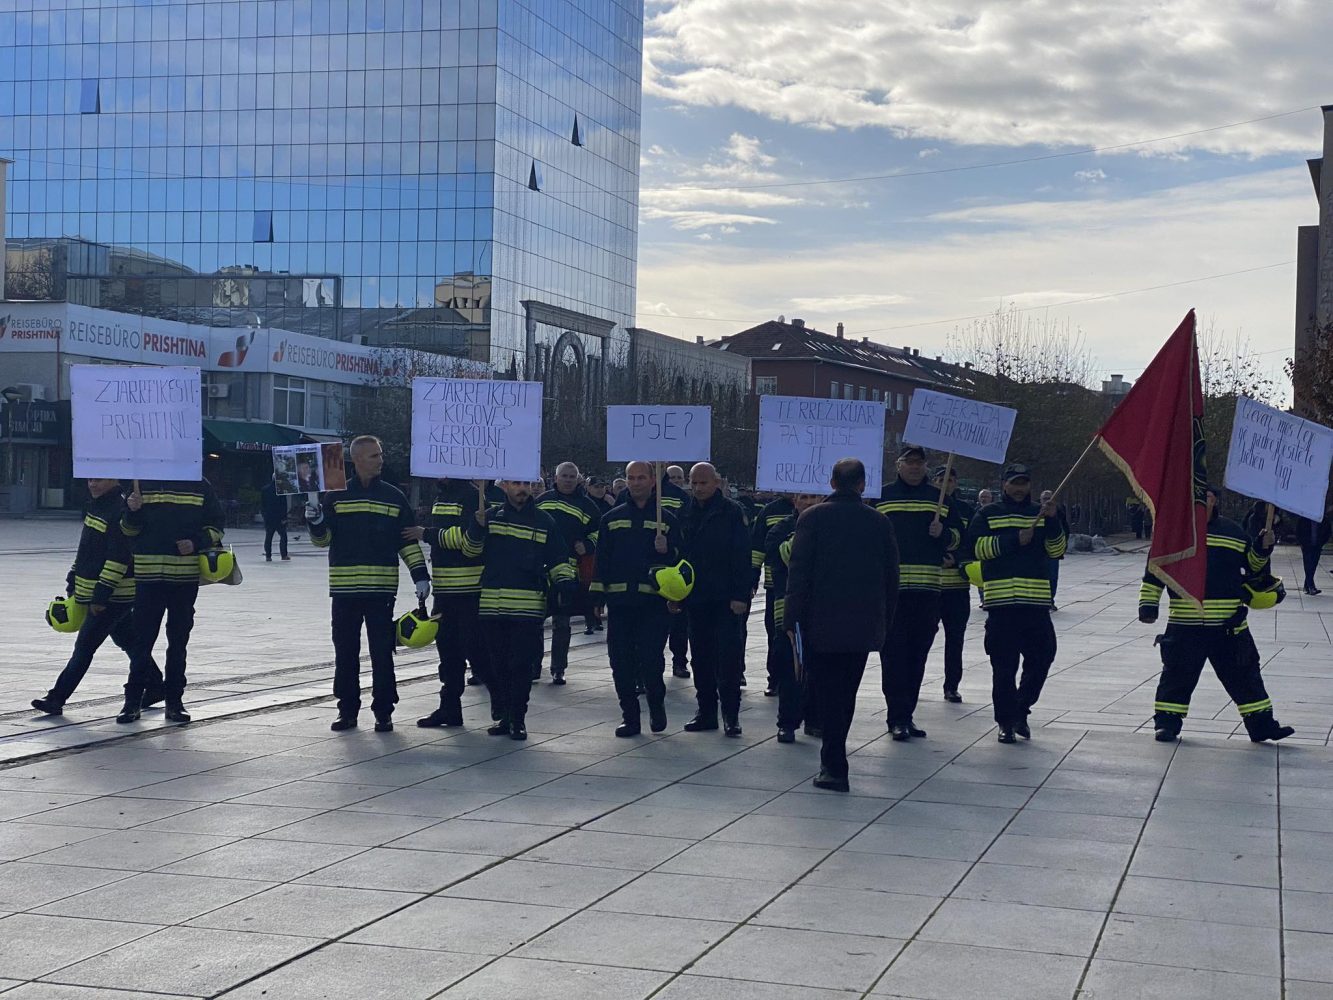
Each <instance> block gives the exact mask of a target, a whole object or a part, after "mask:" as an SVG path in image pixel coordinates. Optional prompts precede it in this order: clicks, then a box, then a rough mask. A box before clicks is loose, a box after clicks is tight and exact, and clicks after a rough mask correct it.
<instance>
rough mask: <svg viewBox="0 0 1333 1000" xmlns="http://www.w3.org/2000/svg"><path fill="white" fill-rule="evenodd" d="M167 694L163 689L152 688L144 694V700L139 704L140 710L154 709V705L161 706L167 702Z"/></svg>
mask: <svg viewBox="0 0 1333 1000" xmlns="http://www.w3.org/2000/svg"><path fill="white" fill-rule="evenodd" d="M166 697H167V693H166V691H164V690H163V689H162V688H161V687H150V688H148V689H147V690H145V691H144V693H143V699H142V700H141V701H140V702H139V707H140V708H152V707H153V706H154V705H160V704H162V702H163V701H165V700H166Z"/></svg>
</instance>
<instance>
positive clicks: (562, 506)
mask: <svg viewBox="0 0 1333 1000" xmlns="http://www.w3.org/2000/svg"><path fill="white" fill-rule="evenodd" d="M537 509H538V510H544V511H546V513H548V514H549V513H551V512H552V511H557V510H558V511H560V513H562V514H568V515H569V516H570V517H572V518H574V519H575V520H576V521H578V522H579V524H587V523H588V521H589V520H591V518H590V516H589V515H588V513H587V512H586V511H583V510H580V509H579V508H578V507H575V506H574V505H573V504H568V503H565V502H564V501H563V500H543V501H542V502H541V503H539V504H537Z"/></svg>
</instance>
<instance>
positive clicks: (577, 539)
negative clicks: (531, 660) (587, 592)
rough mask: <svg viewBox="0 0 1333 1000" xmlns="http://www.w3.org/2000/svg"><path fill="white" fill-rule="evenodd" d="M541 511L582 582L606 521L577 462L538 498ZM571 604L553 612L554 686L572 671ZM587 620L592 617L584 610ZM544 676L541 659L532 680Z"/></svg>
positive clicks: (564, 465) (561, 468)
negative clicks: (584, 563) (583, 567)
mask: <svg viewBox="0 0 1333 1000" xmlns="http://www.w3.org/2000/svg"><path fill="white" fill-rule="evenodd" d="M537 509H538V510H540V511H543V512H544V513H546V514H548V515H549V516H550V518H551V520H552V521H554V522H555V527H556V531H557V533H558V534H559V536H560V538H561V540H562V541H563V542H564V543H565V549H566V558H568V560H569V566H570V569H571V570H572V571H574V574H575V581H576V582H577V579H578V563H579V560H580V559H583V558H585V557H591V556H593V554H594V553H595V552H596V551H597V528H598V525H599V524H600V523H601V520H602V511H601V509H600V508H599V507H598V506H597V501H595V500H593V498H592V497H590V496H588V493H587V491H586V490H585V489H584V488H583V484H582V482H581V478H580V476H579V467H578V466H577V465H575V464H574V463H573V462H561V463H560V464H559V465H558V466H556V469H555V488H554V489H550V490H547V491H546V492H545V493H543V494H542V495H541V496H539V497H538V498H537ZM573 610H574V602H573V601H571V602H569V604H567V605H566V606H564V607H561V608H559V609H557V608H555V607H552V608H551V683H552V684H556V685H561V684H564V683H565V671H566V670H567V669H569V641H570V636H571V634H572V629H571V628H570V617H571V614H570V613H571V612H572V611H573ZM583 611H584V615H585V619H586V617H587V616H589V615H590V612H588V610H587V608H586V607H585V608H584V609H583ZM541 674H542V658H541V655H540V650H539V655H538V657H537V660H536V663H535V664H534V666H533V672H532V679H533V680H537V679H538V678H539V677H541Z"/></svg>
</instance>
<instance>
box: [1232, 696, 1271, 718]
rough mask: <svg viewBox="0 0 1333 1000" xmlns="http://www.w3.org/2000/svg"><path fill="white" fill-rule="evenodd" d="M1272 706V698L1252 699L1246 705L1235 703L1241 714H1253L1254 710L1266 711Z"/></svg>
mask: <svg viewBox="0 0 1333 1000" xmlns="http://www.w3.org/2000/svg"><path fill="white" fill-rule="evenodd" d="M1272 707H1273V699H1272V698H1265V699H1264V700H1263V701H1252V702H1250V703H1249V704H1246V705H1237V706H1236V708H1237V709H1238V710H1239V712H1240V714H1241V715H1253V714H1254V713H1255V712H1267V711H1268V710H1270V709H1271V708H1272Z"/></svg>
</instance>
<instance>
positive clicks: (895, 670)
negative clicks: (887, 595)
mask: <svg viewBox="0 0 1333 1000" xmlns="http://www.w3.org/2000/svg"><path fill="white" fill-rule="evenodd" d="M939 499H940V491H939V488H938V487H936V486H931V485H930V483H929V482H922V483H919V484H917V485H916V486H912V485H911V484H909V483H907V482H905V481H904V480H903V479H902V478H901V477H899V478H897V479H895V480H894V481H893V482H891V483H888V484H887V485H885V487H884V488H883V490H881V491H880V499H879V500H876V501H874V502H873V503H874V507H875V509H876V510H877V511H879V512H880V513H881V514H883V515H884V516H885V517H887V518H888V519H889V521H890V523H892V525H893V533H894V535H895V537H896V538H897V539H898V556H899V560H900V564H899V585H898V609H897V611H896V612H895V613H894V615H893V625H892V627H890V629H889V632H888V635H887V637H886V638H885V641H884V648H883V649H881V650H880V654H879V662H880V684H881V688H882V690H883V691H884V700H885V702H886V703H887V705H888V709H889V714H888V724H889V727H890V728H893V727H894V726H904V725H905V726H911V725H913V722H912V716H913V714H914V713H915V712H916V704H917V699H918V698H919V697H920V695H921V681H922V679H923V678H924V677H925V673H926V659H927V658H928V657H929V656H930V647H931V646H932V645H933V644H934V642H935V633H936V632H938V631H939V625H940V574H941V572H942V570H941V567H942V566H943V564H944V557H945V555H946V554H948V553H950V552H953V551H956V550H957V549H958V546H959V545H960V544H961V542H962V539H963V524H962V522H961V521H959V519H958V514H957V512H956V510H955V509H954V507H953V504H952V502H951V501H950V499H949V498H948V497H945V498H944V505H943V507H942V508H939V517H940V523H941V524H942V525H943V530H942V531H941V533H940V535H939V537H938V538H933V537H931V534H930V526H931V524H932V523H933V522H934V520H935V512H936V509H937V507H938V505H939Z"/></svg>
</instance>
